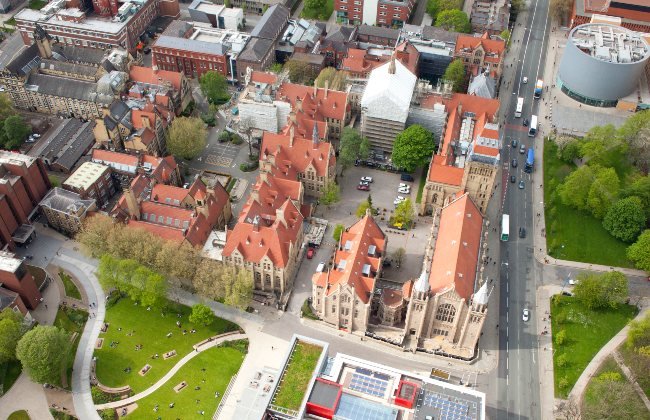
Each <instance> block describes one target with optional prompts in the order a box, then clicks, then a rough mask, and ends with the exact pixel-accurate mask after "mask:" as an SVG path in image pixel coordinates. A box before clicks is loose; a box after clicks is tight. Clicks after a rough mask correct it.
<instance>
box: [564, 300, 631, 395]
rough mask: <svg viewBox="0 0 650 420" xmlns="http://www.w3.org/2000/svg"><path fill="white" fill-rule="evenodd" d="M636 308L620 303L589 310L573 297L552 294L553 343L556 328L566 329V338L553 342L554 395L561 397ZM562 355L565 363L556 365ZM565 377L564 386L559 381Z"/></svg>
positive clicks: (569, 389)
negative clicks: (614, 308)
mask: <svg viewBox="0 0 650 420" xmlns="http://www.w3.org/2000/svg"><path fill="white" fill-rule="evenodd" d="M636 312H637V308H636V306H632V305H622V306H621V307H619V308H618V309H617V310H610V311H592V310H590V309H587V308H585V307H584V306H583V305H582V304H581V303H580V302H578V300H577V299H576V298H574V297H568V296H560V295H555V296H553V298H552V300H551V315H552V318H551V322H552V331H553V342H554V343H555V336H556V335H557V334H558V333H559V331H560V330H562V329H564V330H566V336H567V339H566V341H565V342H564V343H563V344H562V345H557V344H554V347H553V348H554V350H555V351H554V353H553V368H554V380H555V395H556V396H557V397H560V398H565V397H566V396H567V394H568V393H569V392H570V391H571V388H573V385H574V384H575V383H576V381H577V380H578V378H579V377H580V374H581V373H582V371H583V370H584V369H585V367H586V366H587V365H588V364H589V362H590V361H591V359H592V358H593V357H594V356H595V355H596V353H598V351H599V350H600V349H601V347H603V346H604V345H605V344H606V343H607V342H608V341H609V340H610V339H611V338H612V337H613V336H614V335H616V333H618V332H619V331H620V330H621V329H622V328H623V327H625V325H626V324H627V323H628V322H629V321H630V320H631V319H632V318H634V316H635V315H636ZM562 355H564V356H563V357H565V358H566V365H565V366H563V367H559V366H558V363H557V361H558V358H559V357H560V356H562ZM564 378H566V381H567V384H568V385H567V386H566V387H564V388H560V386H559V383H560V381H561V380H562V379H564Z"/></svg>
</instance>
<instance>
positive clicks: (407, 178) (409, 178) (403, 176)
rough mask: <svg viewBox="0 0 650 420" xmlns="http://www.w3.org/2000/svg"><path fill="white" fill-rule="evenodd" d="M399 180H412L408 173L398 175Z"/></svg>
mask: <svg viewBox="0 0 650 420" xmlns="http://www.w3.org/2000/svg"><path fill="white" fill-rule="evenodd" d="M400 180H402V181H406V182H413V177H412V176H411V175H409V174H402V175H401V176H400Z"/></svg>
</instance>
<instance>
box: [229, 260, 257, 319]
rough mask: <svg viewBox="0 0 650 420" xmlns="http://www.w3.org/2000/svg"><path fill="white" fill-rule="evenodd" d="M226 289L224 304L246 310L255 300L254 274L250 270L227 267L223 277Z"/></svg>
mask: <svg viewBox="0 0 650 420" xmlns="http://www.w3.org/2000/svg"><path fill="white" fill-rule="evenodd" d="M221 279H222V282H223V284H224V289H225V297H224V300H223V303H225V304H226V305H230V306H234V307H236V308H240V309H246V307H248V304H249V303H250V301H251V299H252V298H253V273H252V272H251V271H249V270H245V269H240V268H234V267H227V268H225V269H224V270H223V272H222V276H221Z"/></svg>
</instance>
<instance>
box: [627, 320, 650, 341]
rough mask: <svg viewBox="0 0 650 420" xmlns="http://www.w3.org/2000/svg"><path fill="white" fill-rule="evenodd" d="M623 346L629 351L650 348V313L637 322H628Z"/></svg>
mask: <svg viewBox="0 0 650 420" xmlns="http://www.w3.org/2000/svg"><path fill="white" fill-rule="evenodd" d="M625 345H626V346H627V348H628V349H630V350H633V349H636V348H640V347H647V346H650V312H648V313H646V314H645V316H643V317H642V318H641V319H639V320H636V319H633V320H632V321H630V329H629V331H628V333H627V339H626V341H625Z"/></svg>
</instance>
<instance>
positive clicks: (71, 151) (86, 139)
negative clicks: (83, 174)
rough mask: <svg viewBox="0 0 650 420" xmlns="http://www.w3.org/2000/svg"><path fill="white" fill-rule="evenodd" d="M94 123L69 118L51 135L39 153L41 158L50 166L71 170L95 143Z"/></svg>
mask: <svg viewBox="0 0 650 420" xmlns="http://www.w3.org/2000/svg"><path fill="white" fill-rule="evenodd" d="M94 126H95V122H94V121H88V122H83V121H81V120H78V119H76V118H70V119H68V120H66V121H65V122H64V123H63V124H61V125H60V126H59V127H58V128H57V130H56V131H55V132H54V133H53V135H52V136H51V137H50V140H49V141H48V144H47V145H46V146H45V148H44V149H43V150H42V151H41V157H42V158H44V159H45V160H47V161H48V163H49V164H50V165H53V164H57V165H59V166H62V167H64V168H67V169H72V167H73V166H74V164H75V163H77V161H78V160H79V159H80V158H81V156H83V154H84V153H85V152H86V151H87V150H88V149H89V148H90V147H91V146H92V145H93V143H94V142H95V136H94V134H93V127H94Z"/></svg>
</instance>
